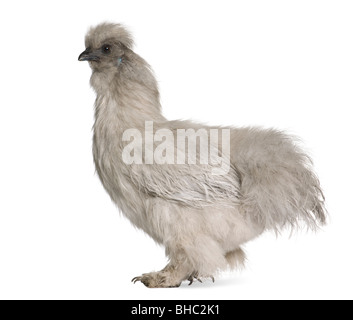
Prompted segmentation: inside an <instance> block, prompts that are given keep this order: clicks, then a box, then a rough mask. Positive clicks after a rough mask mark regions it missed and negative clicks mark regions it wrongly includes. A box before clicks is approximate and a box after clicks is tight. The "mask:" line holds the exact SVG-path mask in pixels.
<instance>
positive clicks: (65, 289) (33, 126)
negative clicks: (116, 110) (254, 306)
mask: <svg viewBox="0 0 353 320" xmlns="http://www.w3.org/2000/svg"><path fill="white" fill-rule="evenodd" d="M5 3H6V2H3V3H2V4H1V5H0V7H1V8H0V24H1V28H0V30H1V31H0V32H1V42H0V46H1V50H0V52H1V73H0V80H1V106H0V108H1V126H0V142H1V144H0V146H1V158H0V161H1V167H0V173H1V175H0V176H1V178H0V188H1V201H0V299H352V298H353V294H352V290H351V288H352V286H353V276H352V270H353V256H352V241H353V232H352V226H353V212H352V205H351V204H350V199H351V191H352V188H351V184H352V182H351V181H352V179H353V176H352V163H353V159H352V158H353V157H352V142H351V138H352V126H351V121H352V115H351V112H350V110H351V109H352V107H353V94H352V87H353V59H352V57H353V41H352V36H353V19H352V17H353V3H352V2H351V1H310V0H305V1H196V0H193V1H184V0H179V1H173V2H172V1H153V0H150V1H119V0H115V1H103V0H102V1H88V0H86V1H74V2H73V1H60V2H59V1H57V2H54V3H53V2H48V1H31V2H28V1H17V2H7V3H6V4H5ZM106 20H107V21H113V22H120V23H124V24H125V25H127V26H128V27H129V28H130V30H131V31H132V32H133V34H134V38H135V41H136V46H135V51H136V52H137V53H138V54H140V55H141V56H142V57H144V58H145V59H146V60H147V61H148V62H149V63H150V64H151V66H152V67H153V69H154V71H155V73H156V76H157V78H158V81H159V85H160V90H161V97H162V105H163V110H164V114H165V115H166V116H167V117H168V118H169V119H176V118H191V119H195V120H199V121H203V122H206V123H209V124H223V125H227V124H232V125H237V126H247V125H261V126H264V127H276V128H279V129H284V130H287V131H288V132H290V133H293V134H296V135H298V136H300V137H301V138H302V140H303V142H304V145H305V146H306V150H308V152H309V153H310V154H311V156H312V157H313V159H314V163H315V168H316V171H317V173H318V175H319V177H320V179H321V183H322V186H323V189H324V191H325V195H326V198H327V207H328V210H329V212H330V222H329V225H328V226H327V227H325V228H323V230H322V231H320V232H318V233H316V234H313V233H305V232H299V233H297V234H295V235H294V236H292V237H291V238H290V239H289V238H288V236H289V233H284V234H283V235H281V236H279V237H278V238H276V237H275V235H273V234H265V235H263V236H261V237H259V238H258V239H256V240H254V241H252V242H251V243H249V244H248V245H246V247H245V250H246V251H247V254H248V262H247V266H246V269H244V270H242V271H238V272H235V273H232V274H230V273H224V274H222V275H221V276H219V277H218V278H217V280H216V282H215V283H214V284H212V283H211V282H210V281H208V282H206V283H203V284H199V283H195V284H194V285H192V286H190V287H188V286H187V283H185V284H183V285H182V286H181V287H180V288H178V289H169V290H168V289H166V290H165V289H147V288H145V287H144V286H143V285H142V284H140V283H139V284H135V285H133V284H132V283H131V282H130V280H131V279H132V278H133V277H134V276H138V275H140V274H141V273H144V272H150V271H153V270H158V269H160V268H162V267H164V265H165V263H166V259H165V257H164V251H163V248H161V247H158V246H157V245H156V244H155V243H154V242H153V241H152V240H151V239H149V238H148V237H147V236H145V235H144V234H143V233H142V232H141V231H138V230H136V229H135V228H134V227H132V226H131V225H130V223H129V222H128V221H127V220H126V219H125V218H123V217H122V216H121V215H120V214H119V213H118V211H117V209H116V208H115V207H114V205H113V204H112V203H111V201H110V200H109V197H108V195H107V194H106V193H105V191H104V190H103V187H102V186H101V185H100V182H99V180H98V178H97V176H96V175H95V174H94V166H93V161H92V155H91V137H92V132H91V127H92V124H93V103H94V99H95V95H94V93H93V91H92V89H90V88H89V77H90V73H91V72H90V69H89V67H88V65H87V63H82V62H78V61H77V57H78V55H79V53H80V52H82V51H83V50H84V42H83V39H84V35H85V32H86V31H87V29H88V27H89V26H90V25H92V24H97V23H99V22H102V21H106Z"/></svg>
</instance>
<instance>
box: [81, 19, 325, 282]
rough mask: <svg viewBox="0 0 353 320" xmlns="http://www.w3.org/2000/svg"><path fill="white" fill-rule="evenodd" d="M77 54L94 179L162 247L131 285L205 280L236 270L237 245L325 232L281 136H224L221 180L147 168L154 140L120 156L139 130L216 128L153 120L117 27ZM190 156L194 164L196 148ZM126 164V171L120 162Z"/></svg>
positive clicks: (151, 84)
mask: <svg viewBox="0 0 353 320" xmlns="http://www.w3.org/2000/svg"><path fill="white" fill-rule="evenodd" d="M85 45H86V50H85V51H84V52H83V53H82V54H81V55H80V56H79V60H80V61H85V60H86V61H89V64H90V67H91V68H92V76H91V85H92V87H93V88H94V90H95V91H96V94H97V98H96V102H95V122H94V136H93V156H94V162H95V166H96V170H97V173H98V175H99V178H100V180H101V182H102V184H103V186H104V188H105V190H106V191H107V192H108V194H109V195H110V197H111V199H112V200H113V201H114V203H115V204H116V205H117V206H118V207H119V209H120V210H121V211H122V212H123V214H124V215H125V216H126V217H127V218H128V219H129V220H130V221H131V222H132V223H133V224H134V225H135V226H137V227H138V228H140V229H142V230H143V231H145V232H146V233H147V234H149V235H150V236H151V237H152V238H153V239H154V240H155V241H156V242H158V243H160V244H162V245H164V246H165V248H166V255H167V256H168V258H169V263H168V265H167V266H166V267H165V268H164V269H163V270H161V271H159V272H151V273H146V274H143V275H142V276H140V277H136V278H134V279H133V281H134V282H136V281H141V282H142V283H144V284H145V285H146V286H147V287H175V286H179V285H180V284H181V282H182V281H183V280H189V281H190V283H192V281H193V280H194V279H195V278H197V279H201V278H203V277H211V278H213V277H212V275H214V274H215V273H216V272H217V271H220V270H224V269H226V268H227V267H230V268H234V267H236V266H240V265H242V264H243V262H244V259H245V254H244V252H243V250H242V249H241V245H242V244H244V243H245V242H247V241H249V240H251V239H253V238H255V237H257V236H258V235H260V234H261V233H262V232H264V231H265V230H274V231H276V232H277V231H278V230H280V229H281V228H285V227H287V226H289V227H292V228H293V227H297V226H298V223H299V224H304V225H305V224H306V225H307V226H308V227H310V228H312V229H315V228H316V227H317V226H319V225H321V224H324V223H325V220H326V210H325V207H324V201H323V195H322V192H321V189H320V185H319V181H318V179H317V177H316V176H315V174H314V173H313V171H312V169H311V160H310V159H309V157H308V156H307V155H306V154H304V153H303V151H302V150H301V149H300V148H299V147H298V146H297V144H296V143H295V139H294V138H293V137H291V136H288V135H286V134H284V133H282V132H279V131H276V130H271V129H270V130H263V129H257V128H228V129H229V137H230V145H229V156H228V158H227V154H225V156H224V158H223V159H228V160H229V163H228V168H227V170H225V171H224V173H223V174H220V173H219V172H218V174H217V173H216V171H215V169H217V167H219V162H218V163H217V162H212V161H210V162H209V163H208V162H207V161H206V162H204V163H202V162H201V160H199V161H198V162H196V163H178V164H173V163H172V162H171V161H166V160H165V159H166V158H164V162H163V159H162V160H161V159H160V160H161V161H157V160H158V159H153V156H152V159H147V155H148V154H149V155H150V154H151V153H150V151H151V148H152V149H153V150H155V148H156V147H157V145H158V143H157V142H158V141H159V142H161V141H167V142H166V143H171V142H170V141H173V140H168V139H166V140H163V139H161V138H160V139H159V140H158V139H154V140H153V142H152V145H151V144H148V143H147V142H146V138H147V137H146V136H144V138H145V140H144V141H143V142H142V143H143V144H142V147H141V148H140V149H138V148H135V149H134V150H133V151H134V154H132V153H131V148H130V149H127V150H128V152H127V153H126V147H127V145H129V142H130V140H131V138H136V139H137V138H138V134H137V133H136V132H142V133H144V132H145V130H146V125H148V126H150V128H152V126H153V133H156V132H157V131H158V130H160V129H162V131H159V133H160V132H164V131H163V130H165V129H167V131H168V132H171V133H172V134H173V135H174V136H176V135H177V134H178V132H180V129H190V128H191V129H195V130H198V129H202V130H204V131H206V133H207V134H211V129H213V130H215V129H217V128H211V127H206V126H202V125H200V124H195V123H193V122H190V121H168V120H166V119H165V118H164V117H163V116H162V114H161V106H160V102H159V92H158V87H157V83H156V80H155V77H154V75H153V73H152V71H151V69H150V66H149V65H148V64H147V63H146V61H145V60H143V59H142V58H141V57H140V56H138V55H137V54H136V53H135V52H133V51H132V45H133V41H132V38H131V35H130V34H129V33H128V31H127V30H126V29H125V28H123V27H122V26H121V25H120V24H112V23H102V24H100V25H98V26H96V27H94V28H91V29H90V30H89V32H88V33H87V35H86V38H85ZM146 121H147V122H146ZM131 129H133V130H134V131H132V132H133V134H131ZM222 129H227V128H222ZM129 130H130V131H129ZM219 130H221V128H219ZM204 131H203V132H204ZM129 132H130V134H126V133H129ZM222 132H223V131H222ZM156 134H157V133H156ZM145 135H147V133H146V134H145ZM142 136H143V134H142ZM164 136H165V137H166V136H167V134H165V135H164ZM168 141H169V142H168ZM216 141H217V143H215V140H212V141H211V139H208V141H207V142H209V143H210V148H209V150H211V149H212V148H217V150H218V149H219V148H218V147H219V146H218V145H219V143H220V141H219V140H218V139H216ZM136 145H137V144H136ZM130 146H131V142H130ZM222 146H223V145H222ZM164 147H165V150H169V151H170V150H172V151H173V152H172V155H171V158H173V159H174V155H177V154H178V155H179V156H180V155H181V156H185V158H188V153H190V152H191V149H190V150H189V149H187V150H185V149H183V148H181V147H180V145H178V144H175V143H174V144H173V145H169V146H168V145H167V146H166V145H164ZM153 150H152V151H153ZM124 152H125V158H124ZM219 152H220V151H219ZM222 152H223V151H222ZM222 152H220V154H221V153H222ZM195 154H196V155H197V156H198V157H200V155H201V147H200V146H198V147H197V149H196V151H195ZM129 156H130V158H131V157H132V159H133V161H130V162H129V161H127V160H126V159H130V158H129ZM169 156H170V154H169ZM162 158H163V157H162ZM171 158H170V157H169V158H168V159H169V160H170V159H171ZM138 159H142V161H141V162H139V161H137V160H138ZM198 159H199V158H198ZM200 159H201V158H200ZM134 160H136V161H134ZM151 160H152V162H151ZM153 160H155V161H153ZM224 163H226V162H224Z"/></svg>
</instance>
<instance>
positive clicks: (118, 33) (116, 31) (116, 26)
mask: <svg viewBox="0 0 353 320" xmlns="http://www.w3.org/2000/svg"><path fill="white" fill-rule="evenodd" d="M108 39H112V40H114V41H117V42H120V43H122V44H123V45H124V46H125V47H127V48H129V49H132V47H133V45H134V40H133V38H132V35H131V33H130V32H129V31H128V29H127V28H126V27H125V26H123V25H122V24H120V23H110V22H104V23H101V24H99V25H97V26H95V27H91V28H90V29H89V30H88V32H87V34H86V37H85V45H86V48H87V47H91V46H92V47H100V46H101V45H103V44H104V42H105V41H107V40H108Z"/></svg>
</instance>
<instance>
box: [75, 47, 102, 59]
mask: <svg viewBox="0 0 353 320" xmlns="http://www.w3.org/2000/svg"><path fill="white" fill-rule="evenodd" d="M98 60H99V58H98V57H97V56H96V55H94V54H92V51H91V49H90V48H87V49H86V50H85V51H83V52H82V53H81V54H80V55H79V56H78V61H98Z"/></svg>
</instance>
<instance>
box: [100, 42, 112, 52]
mask: <svg viewBox="0 0 353 320" xmlns="http://www.w3.org/2000/svg"><path fill="white" fill-rule="evenodd" d="M111 50H112V47H111V46H110V45H109V44H105V45H103V46H102V51H103V53H105V54H109V53H110V52H111Z"/></svg>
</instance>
